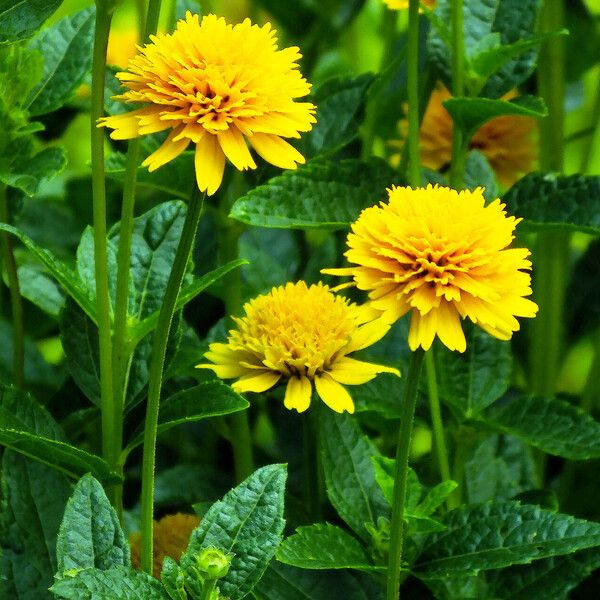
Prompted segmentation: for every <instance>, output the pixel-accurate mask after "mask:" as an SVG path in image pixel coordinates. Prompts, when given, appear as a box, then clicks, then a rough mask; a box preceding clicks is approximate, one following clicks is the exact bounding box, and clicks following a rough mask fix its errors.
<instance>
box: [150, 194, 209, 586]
mask: <svg viewBox="0 0 600 600" xmlns="http://www.w3.org/2000/svg"><path fill="white" fill-rule="evenodd" d="M203 200H204V197H202V198H201V197H200V193H199V191H198V188H196V187H195V186H194V192H193V194H192V197H191V199H190V203H189V206H188V211H187V214H186V216H185V221H184V224H183V230H182V232H181V239H180V240H179V245H178V246H177V252H176V253H175V260H174V261H173V267H172V269H171V274H170V275H169V281H168V283H167V288H166V290H165V297H164V299H163V302H162V305H161V307H160V313H159V316H158V323H157V326H156V331H155V332H154V338H153V340H152V358H151V360H150V379H149V382H148V404H147V406H146V421H145V424H144V454H143V459H142V501H141V520H140V523H141V531H142V542H141V546H142V569H143V570H144V571H146V573H150V574H152V559H153V547H152V541H153V540H152V530H153V527H154V521H153V517H154V466H155V459H156V435H157V429H158V408H159V402H160V392H161V387H162V377H163V368H164V364H165V353H166V350H167V342H168V339H169V332H170V331H171V322H172V321H173V313H174V312H175V304H176V302H177V297H178V296H179V291H180V289H181V283H182V281H183V276H184V275H185V271H186V268H187V264H188V260H189V258H190V252H191V249H192V246H193V244H194V238H195V236H196V230H197V229H198V222H199V221H200V213H201V210H202V204H203Z"/></svg>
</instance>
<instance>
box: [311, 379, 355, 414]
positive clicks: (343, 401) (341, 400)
mask: <svg viewBox="0 0 600 600" xmlns="http://www.w3.org/2000/svg"><path fill="white" fill-rule="evenodd" d="M315 387H316V388H317V394H319V396H320V398H321V400H323V402H325V404H327V406H329V408H331V410H334V411H335V412H338V413H343V412H344V411H348V412H349V413H350V414H353V413H354V402H352V398H351V396H350V394H349V393H348V391H347V390H346V388H345V387H344V386H342V385H340V384H339V383H338V382H337V381H335V379H333V377H332V376H331V375H329V373H321V375H317V376H316V377H315Z"/></svg>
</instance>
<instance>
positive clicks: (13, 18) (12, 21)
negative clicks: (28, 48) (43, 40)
mask: <svg viewBox="0 0 600 600" xmlns="http://www.w3.org/2000/svg"><path fill="white" fill-rule="evenodd" d="M61 4H62V0H0V44H2V43H4V42H17V41H19V40H23V39H26V38H28V37H30V36H32V35H33V34H34V33H35V32H36V31H37V30H38V29H39V28H40V27H41V26H42V25H43V23H44V21H45V20H46V19H47V18H48V17H49V16H50V15H51V14H52V13H53V12H54V11H55V10H56V9H57V8H58V7H59V6H60V5H61Z"/></svg>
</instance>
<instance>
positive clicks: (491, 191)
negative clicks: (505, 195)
mask: <svg viewBox="0 0 600 600" xmlns="http://www.w3.org/2000/svg"><path fill="white" fill-rule="evenodd" d="M464 184H465V188H468V189H470V190H474V189H475V188H478V187H483V188H484V191H483V195H484V197H485V199H486V200H487V201H488V202H491V201H492V200H494V199H495V198H497V197H498V196H497V194H498V190H497V186H496V178H495V176H494V169H492V167H491V165H490V163H489V162H488V160H487V158H486V157H485V156H484V155H483V154H482V153H481V152H479V151H478V150H471V151H470V152H469V153H468V154H467V159H466V161H465V175H464Z"/></svg>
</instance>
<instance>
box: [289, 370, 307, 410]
mask: <svg viewBox="0 0 600 600" xmlns="http://www.w3.org/2000/svg"><path fill="white" fill-rule="evenodd" d="M311 394H312V385H311V383H310V381H309V380H308V378H307V377H290V379H289V381H288V384H287V387H286V388H285V398H284V400H283V405H284V406H285V407H286V408H288V409H290V410H292V409H296V410H297V411H298V412H299V413H301V412H304V411H305V410H306V409H307V408H308V407H309V406H310V397H311Z"/></svg>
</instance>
